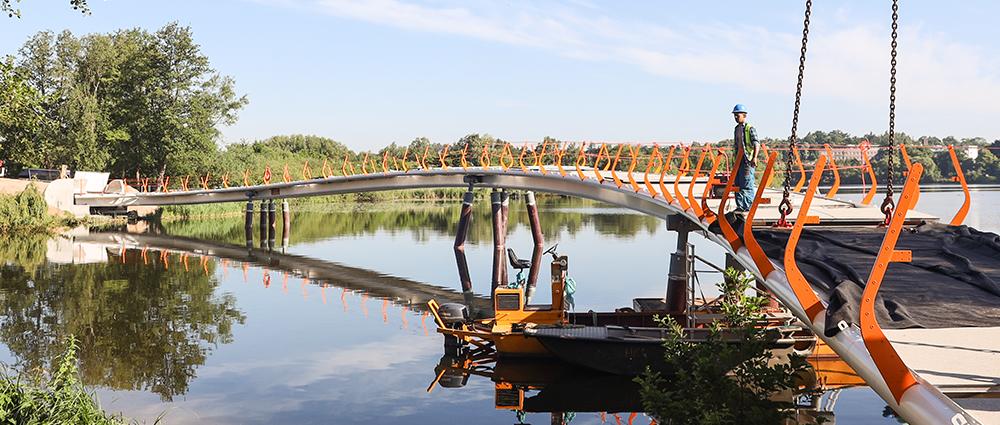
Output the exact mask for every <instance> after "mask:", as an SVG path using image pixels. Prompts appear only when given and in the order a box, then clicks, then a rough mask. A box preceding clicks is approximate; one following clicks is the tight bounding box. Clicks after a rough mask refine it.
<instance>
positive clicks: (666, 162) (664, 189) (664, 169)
mask: <svg viewBox="0 0 1000 425" xmlns="http://www.w3.org/2000/svg"><path fill="white" fill-rule="evenodd" d="M674 149H676V146H671V147H670V151H669V152H667V159H665V160H664V161H663V166H662V167H660V168H661V170H660V193H661V194H662V195H663V199H664V200H665V201H667V203H668V204H670V203H673V202H674V197H673V196H671V195H670V191H669V190H667V185H665V184H664V183H663V182H664V181H666V180H667V172H668V171H670V160H671V158H673V157H674Z"/></svg>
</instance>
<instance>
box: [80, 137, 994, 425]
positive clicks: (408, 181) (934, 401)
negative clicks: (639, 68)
mask: <svg viewBox="0 0 1000 425" xmlns="http://www.w3.org/2000/svg"><path fill="white" fill-rule="evenodd" d="M774 156H775V154H772V155H771V158H770V161H769V167H768V171H767V172H766V173H765V176H764V178H763V179H764V180H768V181H769V178H770V173H771V166H773V162H774ZM821 158H822V157H821ZM816 170H817V172H814V178H813V179H812V180H813V181H812V182H811V184H810V187H809V189H808V190H807V192H806V194H805V195H800V194H796V195H794V196H793V199H792V201H793V205H795V208H796V210H797V211H798V210H800V209H802V208H800V207H802V204H803V202H804V201H805V203H806V205H805V207H804V208H805V209H806V210H808V211H809V213H810V214H811V215H818V216H820V219H821V220H822V223H823V224H824V225H829V224H838V223H851V224H874V223H878V222H880V221H881V220H882V219H883V216H882V214H881V212H880V211H879V210H878V209H877V208H874V207H870V206H864V205H858V204H854V203H850V202H844V201H837V200H833V199H825V198H820V197H816V198H815V199H813V195H812V193H815V191H816V186H817V184H818V182H819V179H818V178H817V175H821V174H822V171H823V167H822V165H820V164H817V166H816ZM586 172H587V174H589V173H590V172H591V171H590V170H587V171H586ZM713 174H714V168H713V173H712V174H710V175H713ZM911 174H912V173H911ZM917 174H919V173H917ZM594 175H595V178H590V177H589V176H588V175H586V174H584V172H583V170H581V169H580V168H577V170H576V173H573V172H566V171H565V170H562V169H559V168H558V167H553V166H544V167H533V168H525V167H521V168H510V167H467V168H458V167H453V168H447V169H445V168H426V167H425V168H424V169H418V170H411V171H389V170H384V172H375V173H367V174H361V175H348V176H334V177H328V178H318V179H310V180H303V181H286V182H282V183H273V184H264V185H254V186H245V187H229V188H221V189H202V190H188V191H180V192H168V193H162V192H158V193H145V192H138V193H135V192H134V193H117V194H112V193H103V194H78V195H76V197H75V202H76V204H78V205H89V206H95V207H115V206H133V205H135V206H138V205H155V206H162V205H185V204H202V203H216V202H239V201H247V200H265V199H280V198H295V197H307V196H322V195H335V194H346V193H359V192H375V191H387V190H401V189H422V188H443V187H467V186H469V184H470V183H471V184H473V185H474V186H475V187H477V188H504V189H513V190H533V191H538V192H547V193H555V194H561V195H568V196H575V197H581V198H587V199H592V200H595V201H600V202H604V203H608V204H611V205H615V206H619V207H623V208H627V209H631V210H635V211H638V212H641V213H644V214H649V215H652V216H655V217H660V218H667V217H669V216H674V215H679V216H683V217H684V218H685V219H687V220H688V221H690V222H691V223H694V224H695V225H696V226H697V227H698V229H700V231H701V233H702V234H703V235H704V236H705V237H706V238H707V239H709V240H711V241H713V242H715V243H717V244H718V245H720V246H722V247H723V248H724V249H726V250H727V251H728V252H729V253H730V254H731V255H733V257H734V258H735V259H736V260H737V261H739V262H740V263H741V264H742V265H743V266H744V267H746V268H747V270H751V271H753V272H754V273H755V274H756V275H757V278H758V279H760V280H761V281H762V282H764V285H765V286H766V287H767V288H768V289H769V290H770V291H771V292H772V293H773V294H774V295H775V296H776V297H777V298H778V299H779V300H780V301H781V302H782V304H783V305H784V306H785V307H787V308H788V309H789V310H791V311H792V313H793V314H795V315H796V316H797V317H798V318H799V319H801V320H802V321H803V322H804V323H807V324H809V325H810V327H811V328H812V330H813V331H814V332H815V333H816V334H817V335H818V336H820V337H821V338H823V339H824V341H825V342H826V343H827V344H829V345H830V347H831V348H833V349H834V350H835V351H836V352H837V353H838V354H839V355H840V356H841V358H843V359H844V360H845V361H846V362H847V363H848V364H850V365H851V366H852V367H853V368H854V370H855V371H856V372H857V373H858V374H859V375H860V376H861V377H862V378H864V380H865V381H866V382H867V383H868V384H869V385H870V386H871V387H872V388H873V389H874V390H875V391H876V392H877V393H878V394H879V395H880V396H881V397H882V398H883V399H884V400H885V401H886V403H887V404H888V405H889V406H890V407H892V409H893V410H894V411H896V412H898V413H899V414H900V415H902V416H903V417H904V418H906V419H907V420H908V421H909V422H910V423H914V424H939V423H952V424H973V423H980V422H979V421H977V419H976V418H974V417H973V416H972V415H970V414H969V413H967V412H966V411H965V410H963V409H962V408H961V407H960V406H958V405H957V404H956V403H955V402H954V401H952V400H951V399H949V398H948V397H947V396H945V395H944V394H942V393H941V391H940V390H938V389H937V388H936V387H935V386H934V385H931V384H930V383H928V382H926V381H925V380H923V379H921V378H920V377H919V375H917V374H916V373H913V372H911V371H909V369H906V370H904V371H902V373H904V374H906V376H912V377H913V378H912V379H915V381H914V382H912V383H911V382H903V383H901V382H897V381H896V380H895V379H894V378H893V377H892V376H891V374H889V375H887V374H886V373H885V372H884V371H880V368H879V366H878V364H882V363H885V362H886V361H887V360H886V359H885V357H890V356H885V355H883V353H881V352H878V351H876V353H877V354H876V355H875V356H873V355H872V354H871V353H870V352H869V348H868V347H867V346H866V341H865V338H864V337H863V335H862V331H861V329H860V328H859V327H858V325H853V324H852V325H849V328H847V329H844V331H842V332H839V333H837V334H836V335H835V336H833V337H828V336H825V335H824V328H825V323H824V321H825V317H824V315H823V314H817V309H818V311H822V310H824V309H825V307H824V306H823V305H821V304H820V303H819V301H818V300H816V296H815V294H814V293H813V292H812V290H811V289H806V291H807V292H808V294H806V293H803V290H802V286H801V283H799V284H790V283H789V275H787V274H786V271H787V267H785V265H784V264H780V263H777V262H774V261H772V260H769V259H766V257H765V259H763V260H761V259H760V258H757V259H756V261H755V258H754V257H753V256H752V254H751V252H750V251H749V250H748V248H747V247H746V246H744V245H743V244H742V243H741V242H740V241H739V236H736V235H732V236H730V235H728V234H727V235H720V234H717V233H714V232H712V231H710V230H709V225H710V224H711V223H712V222H713V221H714V220H713V217H712V214H706V212H708V211H709V210H712V211H717V210H718V209H719V204H720V200H718V199H709V198H710V197H709V196H708V194H709V193H710V192H711V188H710V187H707V186H711V185H720V182H718V181H715V180H714V179H713V181H711V182H709V181H708V180H707V179H700V180H699V179H698V178H697V176H696V178H695V179H693V180H692V179H690V178H688V179H686V180H683V179H682V178H681V177H680V176H664V175H660V176H658V178H654V179H651V178H650V177H649V173H648V171H647V173H646V174H645V175H643V174H639V173H632V172H629V173H622V172H613V171H610V172H609V171H604V175H603V176H602V175H601V174H600V170H596V171H594ZM622 175H624V177H622ZM667 177H669V179H668V178H667ZM681 182H683V183H681ZM671 188H672V189H673V190H671ZM728 189H731V187H728V188H727V190H728ZM777 194H778V192H777V191H773V190H762V191H761V192H760V193H759V194H758V197H757V203H758V204H760V205H759V211H757V213H756V215H755V219H754V223H758V222H773V221H774V220H775V219H776V218H777V202H776V200H777V199H778V197H777V196H776V195H777ZM810 203H811V204H812V205H811V206H810V205H808V204H810ZM910 207H911V208H912V205H910ZM756 208H757V207H755V209H756ZM801 218H802V219H803V220H801V221H802V222H803V224H804V223H805V222H806V221H807V220H805V218H806V216H805V215H802V216H801ZM920 219H924V220H933V219H935V217H933V216H929V215H926V214H920V213H915V212H914V213H910V214H909V215H907V214H906V212H905V211H903V213H902V216H901V217H899V218H898V219H897V221H899V225H902V223H903V221H904V220H920ZM720 224H722V223H721V221H720ZM724 230H725V229H724ZM730 233H732V232H730ZM734 238H735V240H734ZM893 243H894V242H893ZM793 257H794V256H793ZM762 261H763V262H762ZM758 266H760V267H758ZM762 269H767V270H762ZM796 273H797V270H796ZM798 275H799V276H801V274H798ZM793 277H795V276H794V274H793ZM876 287H877V286H876ZM810 295H811V296H810ZM859 322H860V323H865V322H864V321H863V320H861V321H859ZM876 325H877V324H876ZM883 339H884V337H883ZM886 343H887V344H888V342H886ZM890 360H891V359H890ZM897 361H898V358H897ZM903 368H904V369H905V366H904V367H903Z"/></svg>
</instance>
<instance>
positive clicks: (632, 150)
mask: <svg viewBox="0 0 1000 425" xmlns="http://www.w3.org/2000/svg"><path fill="white" fill-rule="evenodd" d="M638 150H639V147H638V146H633V145H628V153H629V156H630V157H631V158H632V162H631V163H630V164H629V166H628V183H629V184H630V185H632V190H633V191H635V193H639V190H640V189H639V185H638V184H637V183H636V182H635V165H636V163H637V162H638V161H639V158H638V155H637V153H636V151H638Z"/></svg>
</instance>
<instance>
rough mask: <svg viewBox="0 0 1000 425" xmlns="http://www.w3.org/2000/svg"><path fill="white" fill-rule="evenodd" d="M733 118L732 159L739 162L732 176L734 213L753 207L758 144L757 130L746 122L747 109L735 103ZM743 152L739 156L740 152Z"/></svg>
mask: <svg viewBox="0 0 1000 425" xmlns="http://www.w3.org/2000/svg"><path fill="white" fill-rule="evenodd" d="M733 118H734V119H736V130H735V132H734V134H733V158H734V160H739V161H740V169H739V170H738V171H737V172H736V175H735V176H733V178H735V179H736V180H735V181H734V185H735V186H736V187H738V188H739V191H737V192H736V211H737V212H747V211H750V206H751V205H753V198H754V196H755V192H756V187H755V183H754V170H755V168H756V167H757V151H758V149H759V148H760V142H758V141H757V130H756V129H755V128H753V126H751V125H750V123H748V122H747V108H746V106H743V104H742V103H737V104H736V107H734V108H733ZM741 151H742V152H743V154H742V155H740V152H741Z"/></svg>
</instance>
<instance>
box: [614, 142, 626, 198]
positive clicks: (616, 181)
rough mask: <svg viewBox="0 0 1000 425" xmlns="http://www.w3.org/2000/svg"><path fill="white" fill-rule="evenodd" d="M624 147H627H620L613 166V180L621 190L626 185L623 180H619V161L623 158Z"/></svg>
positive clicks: (620, 145)
mask: <svg viewBox="0 0 1000 425" xmlns="http://www.w3.org/2000/svg"><path fill="white" fill-rule="evenodd" d="M624 147H625V145H622V144H619V145H618V151H617V152H615V162H614V163H612V164H611V179H613V180H614V181H615V186H618V188H619V189H621V187H622V185H623V184H624V183H622V180H621V179H620V178H618V160H619V159H621V157H622V149H623V148H624Z"/></svg>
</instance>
